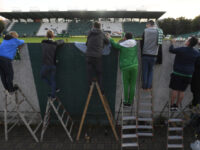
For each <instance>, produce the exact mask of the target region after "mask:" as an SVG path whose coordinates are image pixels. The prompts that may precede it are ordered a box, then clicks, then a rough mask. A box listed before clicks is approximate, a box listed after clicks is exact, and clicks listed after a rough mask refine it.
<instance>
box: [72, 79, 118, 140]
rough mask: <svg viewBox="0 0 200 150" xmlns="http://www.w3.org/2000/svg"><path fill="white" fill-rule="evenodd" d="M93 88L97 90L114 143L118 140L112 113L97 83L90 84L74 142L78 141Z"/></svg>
mask: <svg viewBox="0 0 200 150" xmlns="http://www.w3.org/2000/svg"><path fill="white" fill-rule="evenodd" d="M94 86H96V88H97V91H98V94H99V96H100V100H101V102H102V104H103V107H104V110H105V112H106V115H107V117H108V120H109V123H110V126H111V128H112V131H113V134H114V136H115V139H116V141H118V140H119V138H118V135H117V132H116V129H115V120H114V118H113V115H112V112H111V110H110V106H109V104H108V101H107V99H106V97H105V96H104V95H102V92H101V89H100V87H99V84H98V83H97V82H92V84H91V86H90V90H89V93H88V97H87V101H86V105H85V108H84V111H83V114H82V118H81V123H80V126H79V130H78V134H77V137H76V140H77V141H78V140H79V139H80V135H81V131H82V127H83V123H84V120H85V117H86V113H87V109H88V105H89V103H90V100H91V96H92V92H93V90H94Z"/></svg>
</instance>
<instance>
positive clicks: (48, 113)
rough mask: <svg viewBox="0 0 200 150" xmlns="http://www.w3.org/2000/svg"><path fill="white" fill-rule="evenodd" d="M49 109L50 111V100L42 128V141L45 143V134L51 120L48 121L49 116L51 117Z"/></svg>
mask: <svg viewBox="0 0 200 150" xmlns="http://www.w3.org/2000/svg"><path fill="white" fill-rule="evenodd" d="M49 109H50V103H49V99H48V100H47V106H46V112H45V116H44V121H43V126H42V132H41V137H40V141H43V137H44V133H45V131H46V129H47V126H48V121H49V119H47V118H49V115H50V112H49Z"/></svg>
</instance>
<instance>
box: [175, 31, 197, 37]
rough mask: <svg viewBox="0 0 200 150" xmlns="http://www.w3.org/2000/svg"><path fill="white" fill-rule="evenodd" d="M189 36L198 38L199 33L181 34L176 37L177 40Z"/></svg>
mask: <svg viewBox="0 0 200 150" xmlns="http://www.w3.org/2000/svg"><path fill="white" fill-rule="evenodd" d="M191 36H196V37H200V31H197V32H191V33H187V34H181V35H179V36H177V38H189V37H191Z"/></svg>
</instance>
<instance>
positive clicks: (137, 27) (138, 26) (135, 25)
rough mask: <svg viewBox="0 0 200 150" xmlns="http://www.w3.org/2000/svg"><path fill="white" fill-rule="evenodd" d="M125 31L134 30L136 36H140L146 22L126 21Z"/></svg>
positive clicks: (124, 24)
mask: <svg viewBox="0 0 200 150" xmlns="http://www.w3.org/2000/svg"><path fill="white" fill-rule="evenodd" d="M123 27H124V32H132V33H133V35H134V37H140V36H141V35H142V33H143V32H144V29H145V27H146V23H145V22H142V23H140V22H124V23H123Z"/></svg>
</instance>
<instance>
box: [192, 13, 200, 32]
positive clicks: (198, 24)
mask: <svg viewBox="0 0 200 150" xmlns="http://www.w3.org/2000/svg"><path fill="white" fill-rule="evenodd" d="M192 29H193V31H199V30H200V15H199V16H197V17H195V18H194V19H193V20H192Z"/></svg>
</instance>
